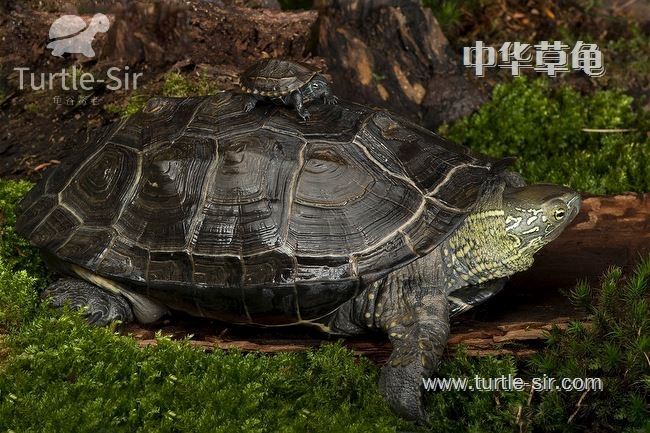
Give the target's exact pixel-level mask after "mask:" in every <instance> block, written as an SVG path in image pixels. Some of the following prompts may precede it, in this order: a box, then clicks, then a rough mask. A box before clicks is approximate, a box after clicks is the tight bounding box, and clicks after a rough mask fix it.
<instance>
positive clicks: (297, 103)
mask: <svg viewBox="0 0 650 433" xmlns="http://www.w3.org/2000/svg"><path fill="white" fill-rule="evenodd" d="M291 103H292V104H293V106H294V107H296V111H297V112H298V115H300V117H301V118H302V120H307V119H309V117H310V116H311V114H309V111H307V109H306V108H305V107H304V106H303V103H302V93H300V91H298V90H296V91H295V92H293V93H292V94H291Z"/></svg>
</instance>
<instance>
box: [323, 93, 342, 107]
mask: <svg viewBox="0 0 650 433" xmlns="http://www.w3.org/2000/svg"><path fill="white" fill-rule="evenodd" d="M323 100H324V101H325V103H326V104H328V105H335V104H338V103H339V98H337V97H336V96H335V95H327V96H323Z"/></svg>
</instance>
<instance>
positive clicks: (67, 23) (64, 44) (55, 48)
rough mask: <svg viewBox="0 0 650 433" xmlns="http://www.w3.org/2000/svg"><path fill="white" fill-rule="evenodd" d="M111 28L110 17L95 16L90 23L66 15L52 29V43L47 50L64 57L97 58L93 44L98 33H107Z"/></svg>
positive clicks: (55, 22)
mask: <svg viewBox="0 0 650 433" xmlns="http://www.w3.org/2000/svg"><path fill="white" fill-rule="evenodd" d="M109 27H110V22H109V20H108V17H107V16H106V15H104V14H95V15H94V16H93V17H92V18H91V20H90V22H89V23H86V21H84V19H83V18H81V17H79V16H77V15H64V16H62V17H61V18H59V19H57V20H56V21H54V22H53V23H52V26H51V27H50V34H49V36H50V41H51V42H50V43H49V44H47V48H49V49H51V50H52V55H53V56H57V57H62V56H63V55H64V54H65V53H69V54H83V55H84V56H86V57H95V50H93V47H92V43H93V40H94V39H95V35H97V33H106V32H107V31H108V28H109Z"/></svg>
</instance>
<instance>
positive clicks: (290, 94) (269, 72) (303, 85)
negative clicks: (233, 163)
mask: <svg viewBox="0 0 650 433" xmlns="http://www.w3.org/2000/svg"><path fill="white" fill-rule="evenodd" d="M240 86H241V90H242V91H243V92H244V93H247V94H248V95H249V98H247V100H246V102H245V104H244V111H245V112H249V111H251V110H252V109H253V108H255V105H257V102H258V101H262V100H270V101H271V102H273V103H275V104H278V105H285V106H289V107H291V106H293V107H295V108H296V111H298V114H299V115H300V117H302V119H303V120H305V119H307V118H309V111H307V110H306V109H305V107H304V105H305V104H307V103H309V102H312V101H315V100H317V99H318V98H323V101H325V103H327V104H336V102H337V98H336V96H334V94H333V93H332V89H331V86H330V83H329V82H328V81H327V79H325V77H324V76H323V75H321V74H320V73H319V71H318V70H317V69H314V68H312V67H311V66H308V65H305V64H302V63H297V62H293V61H291V60H281V59H265V60H260V61H259V62H257V63H255V64H253V65H252V66H250V67H249V68H248V69H247V70H246V71H244V73H243V74H242V76H241V80H240Z"/></svg>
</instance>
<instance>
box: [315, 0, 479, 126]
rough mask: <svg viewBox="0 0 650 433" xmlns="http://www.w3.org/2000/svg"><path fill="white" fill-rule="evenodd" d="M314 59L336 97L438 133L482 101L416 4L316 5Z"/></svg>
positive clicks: (356, 1)
mask: <svg viewBox="0 0 650 433" xmlns="http://www.w3.org/2000/svg"><path fill="white" fill-rule="evenodd" d="M316 6H317V7H318V8H319V9H320V15H319V20H318V23H317V24H316V28H315V35H316V37H315V38H316V47H315V49H314V51H315V53H316V54H317V55H319V56H322V57H323V58H325V59H327V61H328V65H329V70H330V72H331V74H332V78H333V80H334V88H335V91H336V93H337V94H339V95H340V96H342V97H343V98H346V99H350V100H354V101H357V102H360V103H365V104H370V105H377V106H381V107H385V108H389V109H390V110H391V111H395V112H398V113H400V114H402V115H405V116H408V117H410V118H416V119H417V118H419V119H421V120H422V123H423V125H424V126H425V127H427V128H429V129H435V128H436V127H437V126H438V125H439V124H441V123H442V122H449V121H452V120H455V119H458V118H460V117H463V116H466V115H468V114H470V113H471V112H472V111H473V110H474V109H476V108H477V107H478V106H479V105H480V104H481V103H482V102H483V100H484V97H483V94H482V92H481V91H480V90H479V88H478V84H477V82H476V81H470V80H469V79H467V78H466V76H465V75H464V74H463V71H462V70H461V68H460V66H459V64H458V62H457V59H459V58H460V55H459V54H457V53H454V52H453V51H452V50H451V48H450V46H449V43H448V41H447V39H446V38H445V36H444V35H443V33H442V30H441V29H440V26H439V25H438V22H437V21H436V19H435V18H434V16H433V14H432V13H431V11H430V10H429V9H428V8H424V7H422V5H421V3H420V2H419V1H417V0H399V1H387V0H371V1H366V0H321V1H317V2H316Z"/></svg>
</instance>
